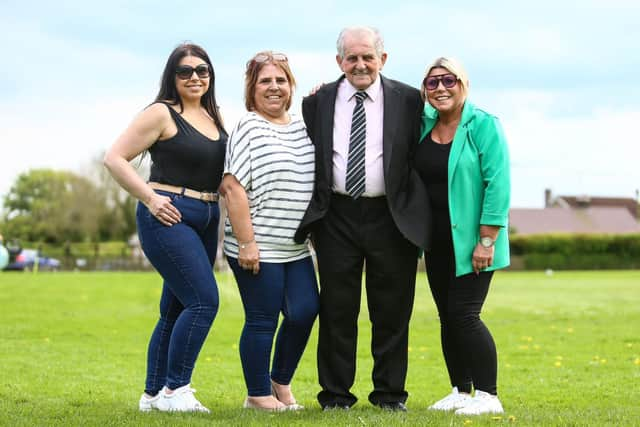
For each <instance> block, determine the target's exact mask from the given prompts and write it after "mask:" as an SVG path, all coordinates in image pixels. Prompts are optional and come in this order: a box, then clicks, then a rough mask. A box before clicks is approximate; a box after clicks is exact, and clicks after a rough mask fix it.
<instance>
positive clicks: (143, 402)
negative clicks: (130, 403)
mask: <svg viewBox="0 0 640 427" xmlns="http://www.w3.org/2000/svg"><path fill="white" fill-rule="evenodd" d="M163 391H164V387H163V388H162V390H160V391H159V392H158V394H156V395H155V396H153V397H147V394H146V393H142V396H140V401H139V402H138V409H139V410H140V411H141V412H149V411H151V410H153V409H158V401H159V400H160V395H161V394H162V392H163Z"/></svg>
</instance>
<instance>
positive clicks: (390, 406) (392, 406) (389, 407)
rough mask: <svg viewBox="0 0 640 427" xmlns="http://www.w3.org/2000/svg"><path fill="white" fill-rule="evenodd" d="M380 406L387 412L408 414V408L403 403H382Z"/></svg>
mask: <svg viewBox="0 0 640 427" xmlns="http://www.w3.org/2000/svg"><path fill="white" fill-rule="evenodd" d="M378 406H379V407H380V408H382V409H384V410H385V411H399V412H407V406H406V405H405V404H404V403H402V402H380V403H378Z"/></svg>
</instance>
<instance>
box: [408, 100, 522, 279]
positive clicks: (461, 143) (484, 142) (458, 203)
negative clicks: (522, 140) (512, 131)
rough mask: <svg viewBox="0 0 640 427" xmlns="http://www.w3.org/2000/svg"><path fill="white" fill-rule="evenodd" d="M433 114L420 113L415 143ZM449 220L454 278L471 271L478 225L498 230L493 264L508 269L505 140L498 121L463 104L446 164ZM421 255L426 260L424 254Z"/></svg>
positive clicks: (431, 110) (430, 109) (430, 126)
mask: <svg viewBox="0 0 640 427" xmlns="http://www.w3.org/2000/svg"><path fill="white" fill-rule="evenodd" d="M437 118H438V112H437V111H436V110H435V109H434V108H433V107H431V106H430V105H429V104H426V105H425V108H424V112H423V115H422V134H421V136H420V141H422V140H423V139H424V137H425V136H426V135H427V133H429V131H431V129H433V127H434V126H435V124H436V121H437ZM448 175H449V177H448V181H449V183H448V190H449V216H450V218H451V236H452V238H453V250H454V254H455V260H456V276H462V275H464V274H468V273H471V272H472V271H473V267H472V266H471V258H472V255H473V250H474V249H475V247H476V244H477V243H478V240H479V238H480V235H479V229H480V225H481V224H482V225H493V226H499V227H502V229H501V230H500V233H498V238H497V240H496V244H495V256H494V259H493V265H492V266H491V267H488V268H486V269H485V270H484V271H490V270H497V269H500V268H504V267H507V266H508V265H509V236H508V228H509V227H508V221H509V199H510V194H511V188H510V187H511V184H510V176H509V175H510V174H509V153H508V150H507V141H506V139H505V136H504V133H503V131H502V127H501V126H500V122H499V121H498V119H497V117H495V116H492V115H490V114H488V113H486V112H484V111H482V110H480V109H478V108H476V107H475V106H474V105H473V104H471V103H470V102H469V101H466V102H465V104H464V107H463V108H462V118H461V120H460V124H459V125H458V129H457V130H456V134H455V136H454V138H453V143H452V145H451V153H450V154H449V164H448ZM426 256H429V254H428V253H427V254H426Z"/></svg>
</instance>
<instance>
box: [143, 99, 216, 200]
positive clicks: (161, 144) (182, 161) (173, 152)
mask: <svg viewBox="0 0 640 427" xmlns="http://www.w3.org/2000/svg"><path fill="white" fill-rule="evenodd" d="M162 104H165V105H166V106H167V108H168V109H169V112H170V113H171V117H172V118H173V121H174V122H175V123H176V127H177V128H178V133H176V134H175V135H174V136H172V137H171V138H169V139H165V140H162V141H160V140H158V141H156V142H155V143H154V144H153V145H152V146H151V147H149V153H150V154H151V175H150V176H149V181H154V182H160V183H162V184H169V185H175V186H178V187H186V188H190V189H192V190H197V191H210V192H216V191H218V187H219V186H220V182H221V181H222V172H223V168H224V155H225V150H226V145H227V134H226V133H225V132H224V130H223V129H220V128H218V132H219V133H220V137H219V138H218V139H217V140H213V139H210V138H208V137H206V136H205V135H203V134H202V133H200V132H199V131H198V130H197V129H196V128H194V127H193V126H191V125H190V124H189V122H187V121H186V120H185V119H184V118H183V117H182V116H181V115H180V114H179V113H178V112H176V110H174V109H173V108H171V107H170V106H169V105H168V104H166V103H164V102H163V103H162Z"/></svg>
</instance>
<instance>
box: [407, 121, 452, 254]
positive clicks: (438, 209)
mask: <svg viewBox="0 0 640 427" xmlns="http://www.w3.org/2000/svg"><path fill="white" fill-rule="evenodd" d="M450 152H451V143H449V144H438V143H437V142H435V141H434V140H433V138H432V137H431V132H429V133H428V134H427V135H426V136H425V137H424V140H422V142H421V143H420V144H419V145H418V148H417V149H416V152H415V157H414V162H415V163H414V165H415V169H416V171H418V174H419V175H420V178H422V181H423V182H424V184H425V186H426V187H427V193H429V199H430V201H431V208H432V214H433V246H432V248H433V249H434V250H436V251H437V250H438V249H444V248H443V246H445V247H449V245H450V244H451V243H450V242H451V231H450V229H451V220H450V218H449V189H448V170H449V153H450Z"/></svg>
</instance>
